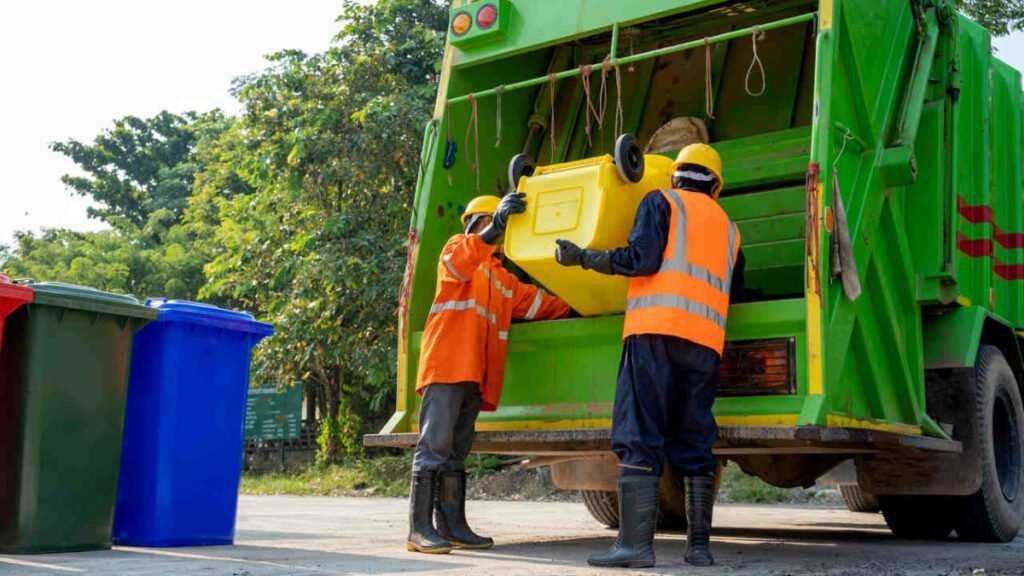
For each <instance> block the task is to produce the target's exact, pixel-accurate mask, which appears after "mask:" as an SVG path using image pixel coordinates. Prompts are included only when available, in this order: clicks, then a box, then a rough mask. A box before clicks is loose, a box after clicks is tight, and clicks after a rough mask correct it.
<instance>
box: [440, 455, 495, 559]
mask: <svg viewBox="0 0 1024 576" xmlns="http://www.w3.org/2000/svg"><path fill="white" fill-rule="evenodd" d="M435 520H436V524H437V532H438V533H439V534H440V535H441V537H442V538H445V539H447V540H448V541H449V542H451V543H452V546H453V547H455V548H468V549H471V550H484V549H487V548H490V547H491V546H494V540H493V539H492V538H485V537H483V536H479V535H477V534H476V533H475V532H473V530H472V529H471V528H470V527H469V523H468V522H466V471H465V470H456V471H451V472H441V474H440V475H439V477H438V490H437V511H436V516H435Z"/></svg>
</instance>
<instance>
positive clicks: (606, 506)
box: [580, 490, 619, 528]
mask: <svg viewBox="0 0 1024 576" xmlns="http://www.w3.org/2000/svg"><path fill="white" fill-rule="evenodd" d="M580 496H581V497H582V498H583V505H584V506H586V507H587V512H590V515H591V516H592V517H593V518H594V520H597V521H598V522H600V523H601V524H604V525H605V526H607V527H609V528H618V527H619V495H618V493H616V492H614V491H609V490H580Z"/></svg>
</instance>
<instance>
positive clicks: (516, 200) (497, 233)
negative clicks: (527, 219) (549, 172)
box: [480, 192, 526, 245]
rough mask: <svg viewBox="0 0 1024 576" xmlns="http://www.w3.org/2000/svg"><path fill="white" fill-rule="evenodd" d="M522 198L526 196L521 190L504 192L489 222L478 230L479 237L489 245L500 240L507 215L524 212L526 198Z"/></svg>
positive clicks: (506, 221)
mask: <svg viewBox="0 0 1024 576" xmlns="http://www.w3.org/2000/svg"><path fill="white" fill-rule="evenodd" d="M523 198H526V194H523V193H522V192H513V193H511V194H506V195H505V197H504V198H502V199H501V202H500V203H499V204H498V209H497V210H495V211H494V218H493V219H492V220H491V223H490V224H489V225H488V226H487V228H484V229H483V231H482V232H480V239H482V240H483V241H484V242H487V243H488V244H491V245H493V244H497V243H498V241H499V240H501V235H502V234H504V233H505V227H506V226H508V218H509V216H511V215H513V214H522V213H523V212H526V200H523Z"/></svg>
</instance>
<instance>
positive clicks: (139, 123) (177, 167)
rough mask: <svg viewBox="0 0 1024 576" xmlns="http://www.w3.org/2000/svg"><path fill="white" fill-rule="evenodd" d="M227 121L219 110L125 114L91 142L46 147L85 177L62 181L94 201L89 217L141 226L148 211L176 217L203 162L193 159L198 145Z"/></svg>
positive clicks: (67, 175) (70, 142) (148, 213)
mask: <svg viewBox="0 0 1024 576" xmlns="http://www.w3.org/2000/svg"><path fill="white" fill-rule="evenodd" d="M225 122H226V120H225V119H224V117H223V115H222V114H221V113H220V111H216V110H215V111H213V112H209V113H207V114H202V115H200V114H196V113H194V112H188V113H186V114H184V115H181V116H178V115H176V114H171V113H170V112H167V111H164V112H161V113H159V114H157V115H156V116H154V117H152V118H138V117H135V116H126V117H124V118H121V119H119V120H115V121H114V127H113V128H111V129H108V130H104V131H103V132H102V133H101V134H99V135H98V136H96V138H95V139H94V140H93V141H92V142H91V143H88V144H87V143H83V142H80V141H78V140H73V139H72V140H67V141H65V142H54V143H53V144H51V145H50V148H51V149H52V150H53V151H55V152H59V153H61V154H63V155H65V156H67V157H68V158H70V159H71V160H72V161H73V162H74V163H75V164H77V165H78V167H79V168H80V169H81V170H82V171H83V172H84V173H85V175H72V174H65V175H64V176H63V178H61V180H62V181H63V182H64V184H65V185H66V186H67V187H68V188H69V189H71V190H72V191H74V192H75V193H77V194H79V195H81V196H85V197H88V198H90V199H92V200H93V201H95V202H96V203H97V206H96V207H91V208H89V216H90V217H92V218H98V219H100V220H103V221H105V222H107V223H108V224H111V225H113V226H134V227H136V228H142V227H143V226H145V225H146V223H147V222H148V220H149V217H150V215H152V214H153V213H154V212H156V211H158V210H166V211H168V212H169V213H170V214H171V215H172V216H173V217H174V218H175V219H177V218H180V217H181V215H182V213H183V212H184V210H185V206H186V204H187V202H188V198H189V196H190V195H191V194H192V182H193V179H194V177H195V174H196V172H198V171H199V170H201V168H202V167H201V166H199V165H197V164H196V163H195V162H194V153H195V149H196V146H197V144H198V143H199V141H200V140H203V139H204V138H206V139H208V138H215V137H216V136H217V135H218V134H219V133H220V131H222V130H223V127H224V123H225Z"/></svg>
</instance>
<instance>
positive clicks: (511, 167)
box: [508, 154, 537, 192]
mask: <svg viewBox="0 0 1024 576" xmlns="http://www.w3.org/2000/svg"><path fill="white" fill-rule="evenodd" d="M536 169H537V164H535V163H534V161H533V159H532V158H530V157H529V156H527V155H526V154H516V155H515V156H513V157H512V160H511V161H510V162H509V163H508V191H509V192H516V191H517V188H518V187H519V179H520V178H522V177H523V176H526V177H527V178H529V177H530V176H533V173H534V171H535V170H536Z"/></svg>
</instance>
